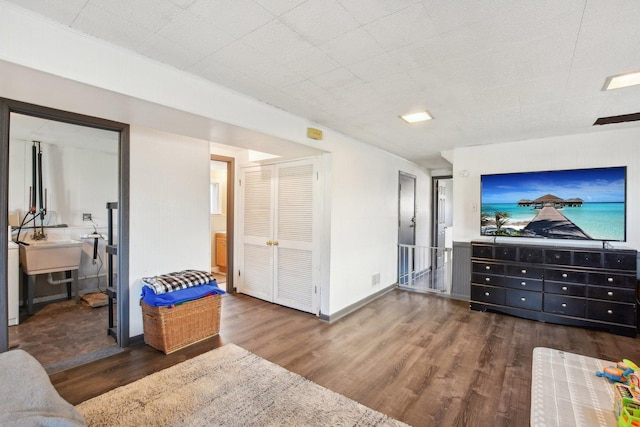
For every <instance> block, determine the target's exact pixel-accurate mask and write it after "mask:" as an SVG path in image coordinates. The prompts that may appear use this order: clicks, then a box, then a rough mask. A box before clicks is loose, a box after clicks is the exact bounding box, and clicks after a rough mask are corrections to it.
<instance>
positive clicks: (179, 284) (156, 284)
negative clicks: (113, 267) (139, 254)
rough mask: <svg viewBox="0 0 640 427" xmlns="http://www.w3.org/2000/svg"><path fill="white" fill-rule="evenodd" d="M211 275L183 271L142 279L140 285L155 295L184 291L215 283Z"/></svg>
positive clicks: (201, 272) (194, 271)
mask: <svg viewBox="0 0 640 427" xmlns="http://www.w3.org/2000/svg"><path fill="white" fill-rule="evenodd" d="M215 280H216V279H215V277H213V275H212V274H211V273H207V272H206V271H198V270H184V271H177V272H175V273H168V274H162V275H160V276H153V277H143V278H142V284H143V286H147V287H149V288H151V289H152V290H153V292H154V293H155V294H156V295H159V294H164V293H167V292H172V291H177V290H179V289H186V288H190V287H192V286H198V285H202V284H205V283H210V282H213V281H215Z"/></svg>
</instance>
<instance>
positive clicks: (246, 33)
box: [9, 0, 640, 168]
mask: <svg viewBox="0 0 640 427" xmlns="http://www.w3.org/2000/svg"><path fill="white" fill-rule="evenodd" d="M9 3H13V4H16V5H18V6H21V7H24V8H27V9H30V10H32V11H34V12H35V13H38V14H41V15H44V16H46V17H49V18H50V19H52V20H55V21H57V22H60V23H62V24H64V25H66V26H70V27H72V28H74V29H76V30H78V31H81V32H84V33H87V34H90V35H92V36H95V37H97V38H100V39H104V40H106V41H109V42H111V43H114V44H116V45H119V46H121V47H123V48H126V49H130V50H133V51H136V52H138V53H140V54H142V55H145V56H147V57H150V58H152V59H155V60H157V61H161V62H164V63H166V64H169V65H171V66H173V67H176V68H178V69H181V70H184V71H185V72H188V73H193V74H196V75H199V76H201V77H203V78H205V79H209V80H211V81H214V82H216V83H219V84H222V85H224V86H227V87H229V88H231V89H234V90H236V91H238V92H241V93H244V94H247V95H250V96H252V97H254V98H257V99H259V100H261V101H264V102H266V103H269V104H271V105H274V106H277V107H279V108H281V109H283V110H287V111H290V112H292V113H294V114H297V115H299V116H302V117H306V118H308V119H310V120H313V121H315V122H317V123H319V124H321V125H324V126H327V127H330V128H333V129H335V130H338V131H341V132H343V133H345V134H348V135H351V136H353V137H355V138H358V139H360V140H362V141H365V142H367V143H370V144H373V145H376V146H378V147H381V148H383V149H385V150H387V151H389V152H392V153H395V154H397V155H399V156H402V157H404V158H407V159H410V160H413V161H415V162H417V163H420V164H423V165H425V166H427V167H430V168H442V167H447V165H448V163H447V162H445V161H444V160H443V159H442V158H441V157H440V155H439V153H440V152H441V151H443V150H450V149H452V148H454V147H460V146H468V145H478V144H491V143H497V142H506V141H517V140H524V139H532V138H541V137H546V136H551V135H567V134H575V133H587V132H597V131H602V130H603V129H611V128H614V127H629V126H638V124H639V123H640V122H635V123H626V124H617V125H607V126H597V127H592V124H593V122H594V121H595V120H596V119H597V118H598V117H603V116H611V115H619V114H628V113H635V112H639V111H640V86H635V87H631V88H625V89H617V90H614V91H609V92H604V91H603V90H602V87H603V84H604V81H605V79H606V77H607V76H610V75H614V74H620V73H624V72H629V71H636V70H640V1H638V0H607V1H603V0H562V1H558V0H528V1H527V0H9ZM422 109H427V110H429V112H430V113H431V114H432V115H433V117H434V120H431V121H429V122H423V123H419V124H413V125H409V124H406V123H404V122H403V121H402V120H400V119H399V118H398V116H399V115H400V114H404V113H409V112H415V111H418V110H422Z"/></svg>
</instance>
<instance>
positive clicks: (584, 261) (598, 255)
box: [573, 251, 602, 268]
mask: <svg viewBox="0 0 640 427" xmlns="http://www.w3.org/2000/svg"><path fill="white" fill-rule="evenodd" d="M573 265H579V266H581V267H593V268H602V252H587V251H585V252H582V251H575V252H574V253H573Z"/></svg>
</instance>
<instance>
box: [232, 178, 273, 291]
mask: <svg viewBox="0 0 640 427" xmlns="http://www.w3.org/2000/svg"><path fill="white" fill-rule="evenodd" d="M273 171H274V169H273V168H272V167H266V168H263V167H253V168H246V169H244V170H243V174H242V181H241V183H242V184H241V188H242V190H243V192H242V200H243V217H244V219H243V222H242V225H243V227H242V228H243V230H242V238H243V243H242V253H243V254H242V268H241V270H240V277H239V279H240V280H239V281H238V290H239V291H240V292H242V293H244V294H247V295H251V296H254V297H256V298H260V299H264V300H267V301H273V250H272V248H273V246H272V245H271V242H272V238H273V213H274V211H273V195H274V181H273Z"/></svg>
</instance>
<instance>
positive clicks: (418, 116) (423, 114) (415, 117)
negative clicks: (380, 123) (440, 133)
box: [400, 111, 433, 123]
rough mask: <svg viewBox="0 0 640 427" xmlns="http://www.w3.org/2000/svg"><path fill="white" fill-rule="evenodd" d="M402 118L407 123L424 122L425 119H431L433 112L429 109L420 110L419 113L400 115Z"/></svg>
mask: <svg viewBox="0 0 640 427" xmlns="http://www.w3.org/2000/svg"><path fill="white" fill-rule="evenodd" d="M400 118H401V119H402V120H404V121H405V122H407V123H416V122H424V121H425V120H431V119H433V117H431V114H429V112H428V111H420V112H419V113H411V114H405V115H402V116H400Z"/></svg>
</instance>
